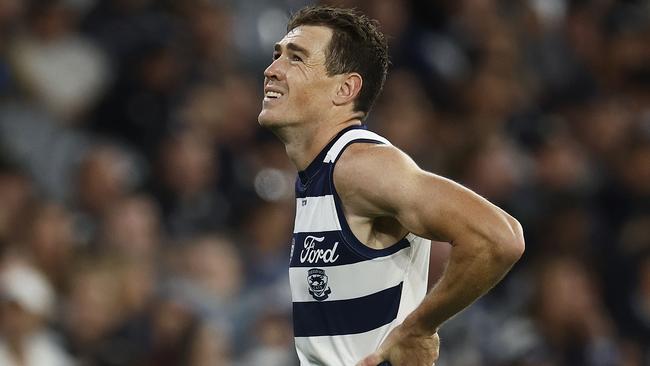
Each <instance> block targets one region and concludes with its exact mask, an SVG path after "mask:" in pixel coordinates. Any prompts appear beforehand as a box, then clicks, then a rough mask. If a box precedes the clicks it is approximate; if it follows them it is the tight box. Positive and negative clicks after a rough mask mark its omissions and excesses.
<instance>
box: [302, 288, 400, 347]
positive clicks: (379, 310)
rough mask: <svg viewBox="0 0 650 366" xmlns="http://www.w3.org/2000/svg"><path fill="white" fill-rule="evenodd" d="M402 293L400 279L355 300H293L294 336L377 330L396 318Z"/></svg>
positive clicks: (330, 334)
mask: <svg viewBox="0 0 650 366" xmlns="http://www.w3.org/2000/svg"><path fill="white" fill-rule="evenodd" d="M332 291H336V289H332ZM401 296H402V282H400V284H399V285H397V286H394V287H391V288H387V289H385V290H383V291H379V292H377V293H374V294H372V295H368V296H363V297H359V298H356V299H349V300H335V301H322V302H294V303H293V331H294V335H295V336H296V337H317V336H334V335H344V334H357V333H363V332H367V331H370V330H373V329H377V328H379V327H381V326H383V325H386V324H388V323H390V322H392V321H393V320H395V318H396V317H397V311H398V310H399V304H400V299H401Z"/></svg>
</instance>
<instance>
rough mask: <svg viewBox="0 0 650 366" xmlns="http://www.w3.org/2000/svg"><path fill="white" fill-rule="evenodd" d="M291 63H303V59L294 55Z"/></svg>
mask: <svg viewBox="0 0 650 366" xmlns="http://www.w3.org/2000/svg"><path fill="white" fill-rule="evenodd" d="M291 61H298V62H302V57H300V56H298V55H293V56H291Z"/></svg>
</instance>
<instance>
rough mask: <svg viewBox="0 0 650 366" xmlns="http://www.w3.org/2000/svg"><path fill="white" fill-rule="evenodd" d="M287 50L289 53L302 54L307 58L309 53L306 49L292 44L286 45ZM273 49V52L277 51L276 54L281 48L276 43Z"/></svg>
mask: <svg viewBox="0 0 650 366" xmlns="http://www.w3.org/2000/svg"><path fill="white" fill-rule="evenodd" d="M287 48H288V49H290V50H291V51H294V52H300V53H303V54H304V55H305V56H309V51H307V49H306V48H304V47H302V46H298V45H297V44H295V43H293V42H289V43H287ZM273 49H274V50H275V51H277V52H280V51H281V50H282V46H280V44H279V43H276V44H275V46H274V47H273Z"/></svg>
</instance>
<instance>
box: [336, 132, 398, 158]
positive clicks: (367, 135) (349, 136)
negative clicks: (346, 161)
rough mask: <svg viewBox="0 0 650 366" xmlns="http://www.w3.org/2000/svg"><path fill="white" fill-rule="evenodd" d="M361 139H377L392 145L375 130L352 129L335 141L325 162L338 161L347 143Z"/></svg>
mask: <svg viewBox="0 0 650 366" xmlns="http://www.w3.org/2000/svg"><path fill="white" fill-rule="evenodd" d="M359 139H368V140H375V141H379V142H383V143H384V144H386V145H390V142H389V141H388V140H386V139H385V138H383V137H381V136H379V135H377V134H376V133H374V132H371V131H368V130H350V131H348V132H346V133H344V134H343V136H341V137H339V139H338V140H337V141H336V142H335V143H334V145H332V147H331V148H330V150H329V151H328V152H327V155H325V160H324V161H323V162H325V163H331V162H334V161H336V158H337V157H338V156H339V154H340V153H341V150H343V148H344V147H345V145H347V144H348V143H349V142H351V141H354V140H359Z"/></svg>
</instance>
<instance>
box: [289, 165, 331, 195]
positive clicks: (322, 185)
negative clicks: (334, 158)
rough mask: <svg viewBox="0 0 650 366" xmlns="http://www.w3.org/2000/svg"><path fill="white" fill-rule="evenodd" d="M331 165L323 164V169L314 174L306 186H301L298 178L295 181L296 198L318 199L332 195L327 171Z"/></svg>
mask: <svg viewBox="0 0 650 366" xmlns="http://www.w3.org/2000/svg"><path fill="white" fill-rule="evenodd" d="M331 165H332V164H329V163H328V164H325V166H323V169H322V170H321V171H319V172H318V173H316V175H314V176H313V177H312V179H311V180H310V181H309V183H308V184H306V185H303V184H302V182H301V181H300V178H298V179H296V198H305V197H320V196H327V195H329V194H332V188H331V185H330V182H329V171H330V167H331Z"/></svg>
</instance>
